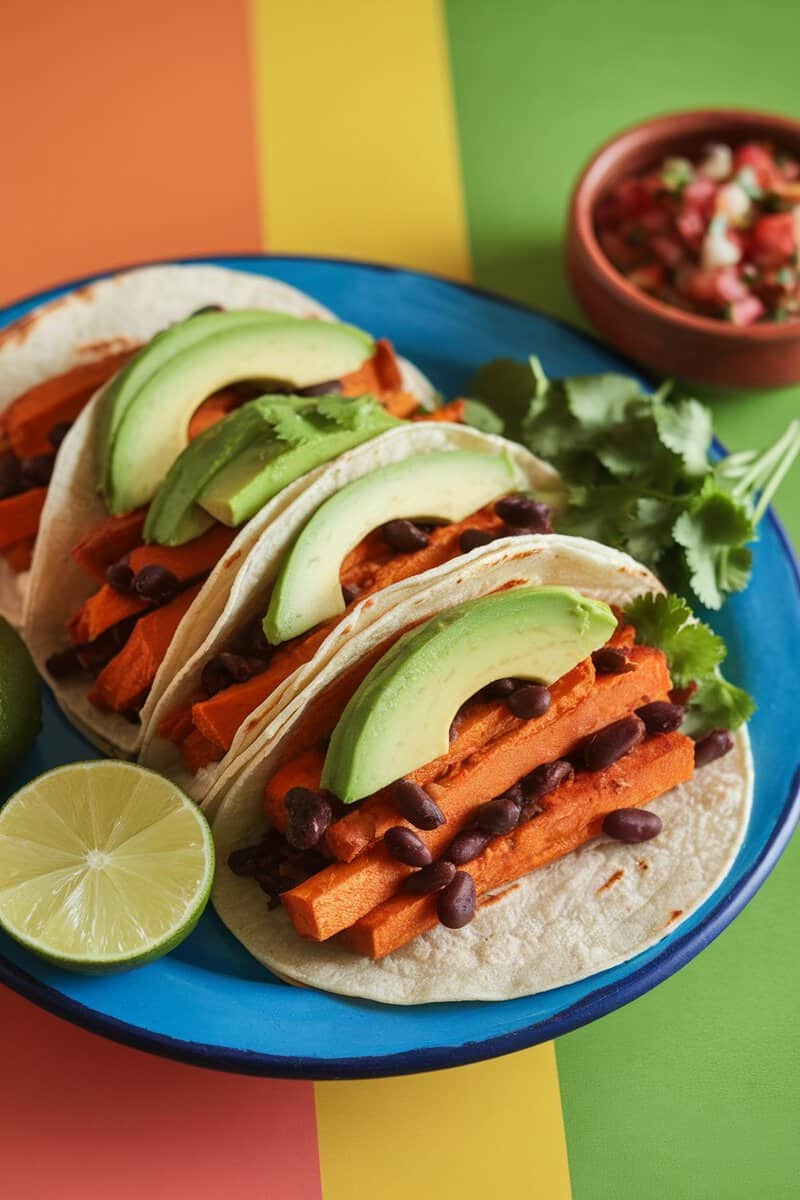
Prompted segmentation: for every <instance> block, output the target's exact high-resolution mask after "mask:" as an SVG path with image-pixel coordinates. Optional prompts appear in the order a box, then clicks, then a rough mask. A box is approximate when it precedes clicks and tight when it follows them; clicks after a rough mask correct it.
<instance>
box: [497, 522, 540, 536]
mask: <svg viewBox="0 0 800 1200" xmlns="http://www.w3.org/2000/svg"><path fill="white" fill-rule="evenodd" d="M533 533H534V530H533V529H526V528H525V526H524V525H503V526H502V527H501V528H500V529H499V531H498V533H497V536H498V537H504V538H507V537H508V538H511V537H531V536H532V534H533Z"/></svg>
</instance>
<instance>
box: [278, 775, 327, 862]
mask: <svg viewBox="0 0 800 1200" xmlns="http://www.w3.org/2000/svg"><path fill="white" fill-rule="evenodd" d="M284 804H285V805H286V811H287V813H288V814H289V827H288V829H287V830H286V841H287V842H288V843H289V845H290V846H294V847H295V848H296V849H297V850H310V849H311V848H312V847H313V846H316V845H317V844H318V842H319V841H320V839H321V838H322V835H323V834H324V833H325V830H326V829H327V828H328V826H329V825H330V823H331V820H332V819H333V810H332V808H331V806H330V802H329V800H328V798H327V797H326V796H323V795H321V794H320V793H319V792H312V791H311V790H310V789H309V788H304V787H294V788H290V789H289V791H288V792H287V793H286V796H285V798H284Z"/></svg>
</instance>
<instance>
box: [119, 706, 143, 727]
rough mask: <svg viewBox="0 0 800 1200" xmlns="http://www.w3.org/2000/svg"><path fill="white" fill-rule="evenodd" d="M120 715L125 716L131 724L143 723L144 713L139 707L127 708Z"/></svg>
mask: <svg viewBox="0 0 800 1200" xmlns="http://www.w3.org/2000/svg"><path fill="white" fill-rule="evenodd" d="M120 715H121V716H122V717H124V718H125V720H126V721H127V722H128V724H129V725H141V723H142V714H141V713H140V712H139V710H138V708H126V709H124V710H123V712H122V713H121V714H120Z"/></svg>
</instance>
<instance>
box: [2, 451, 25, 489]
mask: <svg viewBox="0 0 800 1200" xmlns="http://www.w3.org/2000/svg"><path fill="white" fill-rule="evenodd" d="M22 487H23V485H22V472H21V471H20V465H19V459H18V458H17V457H16V456H15V455H14V454H11V453H10V452H9V453H6V454H0V500H5V499H6V497H7V496H16V495H17V493H18V492H21V491H22Z"/></svg>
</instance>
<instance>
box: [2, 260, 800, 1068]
mask: <svg viewBox="0 0 800 1200" xmlns="http://www.w3.org/2000/svg"><path fill="white" fill-rule="evenodd" d="M216 261H220V262H222V263H223V264H225V265H228V266H232V267H236V268H240V269H241V270H245V271H254V272H257V273H259V274H267V275H274V276H276V277H277V278H279V279H283V280H285V281H286V282H287V283H291V284H294V285H295V286H296V287H299V288H302V289H303V290H304V291H307V292H309V293H311V295H313V296H315V297H316V298H317V299H318V300H320V301H321V302H322V303H323V304H327V305H329V306H330V307H331V308H332V309H333V310H334V311H335V312H337V313H338V314H339V315H340V316H341V317H342V319H343V320H347V321H352V322H354V323H355V324H356V325H362V326H364V327H365V328H367V329H371V330H373V331H375V332H376V333H380V334H384V335H387V336H388V337H390V338H391V339H392V340H393V342H394V343H395V345H396V346H397V347H398V348H399V350H400V351H401V352H402V353H403V354H405V355H407V356H408V357H409V358H410V359H412V360H413V361H414V362H416V363H418V364H419V366H420V367H421V368H422V370H423V371H425V372H426V373H427V374H428V375H429V376H430V377H431V378H432V379H433V381H434V382H435V383H436V385H437V386H438V387H439V388H440V389H442V391H443V392H445V393H447V394H451V395H452V394H455V393H458V392H459V390H460V389H463V388H464V387H465V385H466V383H467V380H468V379H469V378H470V376H471V374H472V372H473V370H474V368H475V367H476V366H478V364H480V363H482V362H484V361H486V360H487V359H490V358H493V357H496V356H499V355H513V356H524V355H526V354H528V353H530V352H531V351H532V350H535V351H536V353H537V354H539V355H540V356H541V358H542V360H543V363H544V367H545V369H546V371H547V372H548V374H550V375H565V374H571V375H574V374H579V373H588V372H596V371H608V370H619V369H622V370H630V368H629V366H628V365H627V364H625V363H624V362H621V361H620V360H619V359H617V358H616V357H615V356H614V355H612V354H611V353H610V352H609V351H607V350H606V349H604V348H603V347H602V346H600V345H598V344H596V343H594V342H592V341H591V340H589V339H588V338H586V337H584V336H582V335H581V334H579V333H577V332H576V331H574V330H572V329H570V328H568V327H566V326H564V325H560V324H558V323H557V322H556V321H553V320H551V319H550V318H548V317H545V316H541V315H540V314H538V313H535V312H531V311H529V310H528V309H525V308H521V307H516V306H515V305H513V304H510V303H508V302H507V301H504V300H501V299H499V298H497V297H496V296H492V295H487V294H486V293H483V292H480V291H476V290H474V289H470V288H467V287H462V286H459V285H457V284H454V283H448V282H445V281H443V280H441V279H435V278H431V277H429V276H424V275H418V274H414V273H411V272H408V271H398V270H389V269H382V268H380V267H374V266H366V265H363V264H359V263H346V262H336V261H324V260H319V259H302V258H271V259H264V258H231V259H221V260H216ZM70 286H74V285H70ZM64 290H65V289H64ZM56 294H58V293H57V292H52V293H49V294H48V295H47V296H37V297H35V298H32V299H30V300H27V301H25V302H24V303H22V304H19V305H16V306H15V307H14V308H10V309H6V310H5V312H4V313H0V324H6V323H8V322H10V321H13V320H16V319H17V318H18V317H19V316H21V315H22V314H23V313H24V312H26V311H27V310H28V309H29V308H31V307H32V306H33V305H34V304H36V303H39V302H41V301H42V300H43V299H49V298H50V296H52V295H56ZM799 584H800V576H799V575H798V566H797V563H796V561H795V559H794V556H793V554H792V550H791V548H790V546H789V543H788V542H787V539H786V536H785V534H784V533H783V530H782V529H781V527H780V525H779V524H778V522H777V520H776V519H775V517H774V515H773V514H772V513H770V514H769V516H768V517H767V519H766V520H765V521H764V524H763V529H762V533H761V539H760V541H759V542H758V544H757V546H756V547H755V572H754V577H753V582H752V583H751V585H750V587H749V589H748V590H747V591H746V592H745V593H744V594H743V595H741V596H737V597H735V598H734V599H733V600H731V601H730V602H729V603H728V604H727V605H726V608H725V611H724V613H723V614H722V615H721V616H719V617H716V616H715V617H714V618H713V621H712V623H713V624H714V626H715V627H716V628H718V629H719V631H720V633H722V635H723V636H724V637H725V639H726V641H727V643H728V646H729V647H730V656H729V660H728V665H727V666H728V673H729V674H730V676H731V677H732V678H733V679H734V680H735V681H736V682H737V683H740V684H742V685H744V686H745V687H746V688H748V689H749V690H750V691H751V692H753V693H754V695H755V697H756V700H757V701H758V706H759V707H758V713H757V714H756V716H755V718H754V720H753V723H752V735H753V744H754V751H755V760H756V767H757V774H758V782H757V787H756V794H755V805H754V809H753V815H752V820H751V823H750V829H749V832H748V835H747V840H746V841H745V843H744V845H743V847H742V850H741V853H740V854H739V857H738V858H737V860H736V863H735V865H734V868H733V870H732V871H731V873H730V875H729V877H728V878H727V880H726V881H725V883H724V884H723V885H722V886H721V887H720V888H719V889H718V891H717V892H716V893H715V894H714V895H713V896H712V897H711V899H710V900H709V901H708V902H707V903H706V904H705V905H704V906H703V907H702V908H701V909H700V910H699V912H697V913H696V914H695V915H694V916H693V917H692V919H691V920H690V921H687V922H686V924H685V925H683V926H681V928H680V930H678V931H676V933H675V934H674V935H672V936H671V937H668V938H665V939H664V941H663V942H661V943H660V944H659V945H658V946H656V947H654V948H653V949H651V950H649V951H647V952H646V953H644V954H640V955H639V956H638V957H637V958H635V959H633V960H632V961H631V962H628V963H625V964H624V965H623V966H620V967H615V968H613V970H609V971H604V972H602V973H601V974H598V975H593V976H592V977H591V978H589V979H585V980H583V982H581V983H575V984H571V985H570V986H569V987H562V988H558V989H556V990H554V991H550V992H545V993H543V994H541V995H538V996H532V997H530V998H528V999H521V1000H510V1001H507V1002H505V1003H502V1004H478V1003H469V1004H442V1005H425V1006H420V1007H416V1008H391V1007H388V1006H384V1005H379V1004H372V1003H367V1002H360V1001H357V1000H349V999H344V998H341V997H338V996H329V995H325V994H324V993H322V992H315V991H310V990H305V989H301V988H293V987H289V986H287V985H286V984H283V983H281V982H280V981H279V980H276V979H275V978H274V977H273V976H271V975H269V974H268V973H267V971H265V970H264V969H263V968H262V967H260V966H259V965H258V964H257V963H256V962H254V961H253V960H252V959H250V958H249V957H248V955H247V954H246V953H245V951H244V950H242V949H241V947H240V946H239V945H238V943H236V942H235V941H234V939H233V938H232V937H230V935H229V934H228V933H227V931H226V930H225V929H224V928H223V926H222V925H221V923H220V922H219V921H218V920H217V918H216V916H215V914H214V913H213V912H212V911H210V910H209V911H208V912H207V913H206V914H205V916H204V917H203V920H202V921H201V923H200V925H199V926H198V928H197V930H196V931H195V932H194V933H193V934H192V936H191V937H190V938H189V939H188V940H187V941H186V942H184V944H183V945H182V946H181V947H180V948H179V949H178V950H176V951H175V952H174V953H173V954H170V955H169V956H168V957H167V958H164V959H162V960H161V961H160V962H156V963H153V964H152V965H150V966H147V967H143V968H140V969H139V970H137V971H133V972H130V973H129V974H123V975H115V976H108V977H106V978H91V977H84V976H80V975H74V974H69V973H66V972H64V971H60V970H58V969H56V968H54V967H51V966H48V965H47V964H45V963H43V962H41V961H39V960H38V959H36V958H34V957H32V956H31V955H30V954H27V953H26V952H25V951H24V950H23V949H21V948H20V947H19V946H17V945H16V944H15V943H13V942H11V941H10V940H8V939H6V938H0V979H2V980H4V981H5V982H6V983H7V984H9V986H10V987H12V988H14V989H15V990H16V991H18V992H21V993H22V994H23V995H25V996H28V997H29V998H30V999H31V1000H33V1001H34V1002H35V1003H36V1004H40V1005H41V1006H42V1007H43V1008H47V1009H49V1010H51V1011H52V1012H54V1013H57V1014H59V1015H60V1016H63V1017H66V1018H67V1020H70V1021H74V1022H75V1023H76V1024H78V1025H83V1026H85V1027H87V1028H88V1029H92V1030H94V1031H95V1032H97V1033H101V1034H105V1035H106V1036H107V1037H111V1038H115V1039H116V1040H118V1041H121V1042H126V1043H128V1044H130V1045H134V1046H139V1047H142V1048H144V1049H147V1050H151V1051H154V1052H156V1053H159V1054H164V1055H168V1056H170V1057H173V1058H178V1059H185V1060H188V1061H190V1062H196V1063H201V1064H202V1065H204V1066H212V1067H214V1066H216V1067H220V1068H223V1069H226V1070H231V1071H243V1072H251V1073H253V1074H264V1075H283V1076H295V1077H301V1078H314V1079H323V1078H345V1077H353V1076H371V1075H392V1074H401V1073H404V1072H408V1071H421V1070H427V1069H431V1068H435V1067H452V1066H456V1065H458V1064H460V1063H467V1062H473V1061H475V1060H478V1059H483V1058H489V1057H491V1056H493V1055H498V1054H505V1053H508V1052H509V1051H512V1050H520V1049H522V1048H524V1047H526V1046H531V1045H533V1044H534V1043H536V1042H542V1041H546V1040H548V1039H550V1038H552V1037H555V1036H558V1035H560V1034H562V1033H566V1032H567V1031H568V1030H571V1029H574V1028H576V1026H578V1025H583V1024H585V1023H586V1022H588V1021H593V1020H595V1018H597V1017H601V1016H603V1015H604V1014H605V1013H608V1012H610V1011H611V1010H612V1009H615V1008H619V1007H620V1005H622V1004H626V1003H627V1002H628V1001H629V1000H633V999H635V998H636V997H637V996H640V995H641V994H642V993H643V992H646V991H647V990H648V989H649V988H652V987H655V985H656V984H657V983H659V982H660V981H661V980H662V979H665V978H666V977H667V976H669V975H671V974H672V973H673V972H675V971H677V970H678V969H679V968H680V967H682V966H683V965H684V964H685V963H687V962H688V961H689V960H690V959H691V958H693V957H694V956H695V955H696V954H698V953H699V952H700V951H701V950H702V949H703V948H704V947H705V946H706V945H708V943H709V942H710V941H711V940H712V939H713V938H715V937H716V936H717V934H719V933H720V932H721V931H722V929H724V928H725V926H726V925H727V924H728V923H729V922H730V921H731V920H733V918H734V917H735V916H736V915H737V913H739V912H740V911H741V909H742V908H743V907H744V905H745V904H746V903H747V901H748V900H749V899H750V898H751V896H752V895H753V894H754V892H755V891H756V889H757V888H758V887H759V886H760V885H761V884H762V883H763V881H764V879H765V878H766V876H767V874H768V873H769V871H770V870H771V869H772V867H773V866H774V865H775V862H776V860H777V858H778V856H779V854H780V853H781V851H782V850H783V848H784V846H785V845H786V842H787V840H788V838H789V835H790V833H791V831H792V829H793V827H794V825H795V823H796V822H797V819H798V794H797V791H798V777H797V776H798V761H797V747H798V745H800V708H799V707H798V705H797V703H796V686H797V663H798V662H800V604H799V603H798V596H799V593H800V586H799ZM764 629H769V631H770V637H769V645H770V654H769V657H768V658H767V657H765V655H764V654H763V653H761V649H762V648H763V631H764ZM751 646H755V647H759V649H758V652H756V653H753V652H748V649H749V647H751ZM776 729H780V731H781V736H780V737H775V736H774V731H775V730H776ZM95 753H96V752H95V751H94V750H92V749H91V748H90V747H89V746H88V745H87V743H86V742H85V741H84V740H83V739H82V738H81V737H80V735H79V734H77V733H76V732H75V731H74V730H73V729H72V728H71V727H70V726H69V725H68V724H67V722H66V721H65V720H64V718H63V717H62V716H61V714H60V713H59V712H58V710H57V708H56V706H55V704H54V703H53V701H52V699H51V698H50V697H49V696H48V697H47V698H46V702H45V724H44V730H43V732H42V735H41V737H40V738H39V741H38V744H37V749H36V750H35V752H34V753H33V754H32V755H31V757H30V759H29V760H28V762H27V763H26V764H25V769H24V771H22V772H20V774H19V776H18V778H16V779H15V780H13V781H12V788H15V787H18V786H19V785H20V784H22V783H23V782H25V781H26V780H27V779H28V778H30V777H31V776H32V775H34V774H37V773H38V772H40V771H43V770H45V769H47V768H50V767H54V766H56V765H58V764H60V763H64V762H70V761H72V760H75V759H85V758H87V757H89V756H93V755H94V754H95Z"/></svg>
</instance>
